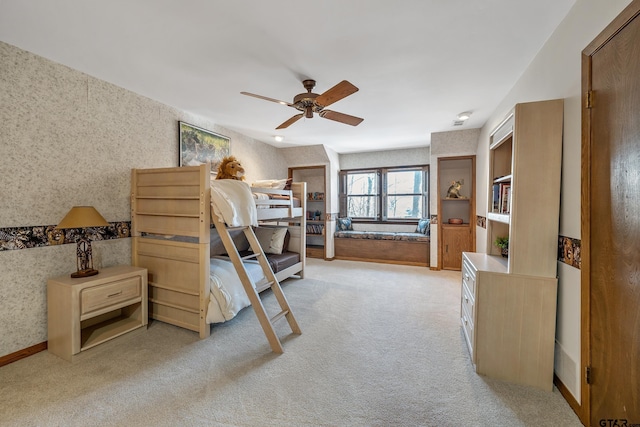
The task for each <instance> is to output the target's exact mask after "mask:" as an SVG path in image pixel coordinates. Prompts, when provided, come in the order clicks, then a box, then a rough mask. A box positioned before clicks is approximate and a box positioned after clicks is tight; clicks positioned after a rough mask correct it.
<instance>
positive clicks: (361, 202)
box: [347, 196, 378, 218]
mask: <svg viewBox="0 0 640 427" xmlns="http://www.w3.org/2000/svg"><path fill="white" fill-rule="evenodd" d="M347 215H348V216H350V217H352V218H375V217H377V216H378V197H376V196H349V197H347Z"/></svg>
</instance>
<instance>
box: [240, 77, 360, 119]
mask: <svg viewBox="0 0 640 427" xmlns="http://www.w3.org/2000/svg"><path fill="white" fill-rule="evenodd" d="M302 85H303V86H304V88H305V89H306V90H307V92H306V93H300V94H298V95H296V96H295V97H294V98H293V102H286V101H280V100H278V99H273V98H268V97H266V96H262V95H256V94H254V93H249V92H240V93H241V94H242V95H248V96H253V97H255V98H260V99H264V100H267V101H271V102H277V103H278V104H282V105H287V106H289V107H293V108H295V109H296V110H299V111H302V113H300V114H296V115H295V116H293V117H291V118H290V119H289V120H287V121H286V122H284V123H282V124H281V125H280V126H278V127H277V128H276V129H285V128H287V127H289V126H291V125H292V124H293V123H295V122H297V121H298V120H300V119H301V118H302V117H303V116H304V117H306V118H308V119H311V118H313V113H318V115H319V116H320V117H322V118H324V119H329V120H334V121H336V122H340V123H345V124H348V125H351V126H358V125H359V124H360V122H362V120H364V119H361V118H360V117H355V116H350V115H348V114H344V113H338V112H337V111H331V110H325V109H324V108H325V107H327V106H329V105H331V104H333V103H334V102H336V101H340V100H341V99H342V98H346V97H347V96H349V95H351V94H353V93H355V92H357V91H358V88H357V87H355V86H354V85H352V84H351V83H349V82H348V81H346V80H343V81H341V82H340V83H338V84H337V85H335V86H334V87H332V88H331V89H329V90H327V91H326V92H325V93H323V94H322V95H318V94H317V93H313V92H311V90H312V89H313V88H314V87H315V85H316V81H315V80H311V79H307V80H304V81H303V82H302Z"/></svg>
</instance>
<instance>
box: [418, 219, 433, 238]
mask: <svg viewBox="0 0 640 427" xmlns="http://www.w3.org/2000/svg"><path fill="white" fill-rule="evenodd" d="M430 222H431V220H430V219H429V218H422V219H421V220H420V221H418V226H417V227H416V233H422V234H424V235H427V236H428V235H430V234H431V228H430V227H429V223H430Z"/></svg>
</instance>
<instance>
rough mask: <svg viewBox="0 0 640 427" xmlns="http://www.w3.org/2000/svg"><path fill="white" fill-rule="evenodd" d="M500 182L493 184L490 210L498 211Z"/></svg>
mask: <svg viewBox="0 0 640 427" xmlns="http://www.w3.org/2000/svg"><path fill="white" fill-rule="evenodd" d="M500 196H501V193H500V184H493V192H492V197H491V200H492V207H491V212H498V211H499V209H500Z"/></svg>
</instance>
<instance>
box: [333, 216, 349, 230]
mask: <svg viewBox="0 0 640 427" xmlns="http://www.w3.org/2000/svg"><path fill="white" fill-rule="evenodd" d="M336 229H337V231H349V230H353V225H351V218H350V217H346V218H338V219H337V220H336Z"/></svg>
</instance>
